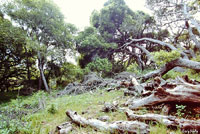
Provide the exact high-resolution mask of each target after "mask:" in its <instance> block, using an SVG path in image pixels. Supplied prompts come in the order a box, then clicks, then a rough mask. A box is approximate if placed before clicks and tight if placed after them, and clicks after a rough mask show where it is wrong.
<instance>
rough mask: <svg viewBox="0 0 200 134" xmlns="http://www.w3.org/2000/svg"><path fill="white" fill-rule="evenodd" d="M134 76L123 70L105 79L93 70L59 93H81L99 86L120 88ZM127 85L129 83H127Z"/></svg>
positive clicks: (108, 88) (109, 88) (112, 88)
mask: <svg viewBox="0 0 200 134" xmlns="http://www.w3.org/2000/svg"><path fill="white" fill-rule="evenodd" d="M132 77H135V74H134V73H130V72H121V73H119V74H116V75H115V76H114V77H113V78H109V79H103V78H102V77H100V76H98V74H97V73H95V72H91V73H89V74H88V75H85V76H84V79H83V80H82V81H81V82H80V83H79V82H73V83H70V84H68V85H67V86H66V87H65V89H64V90H62V91H60V92H59V93H58V94H57V95H58V96H62V95H65V94H75V95H76V94H81V93H85V92H89V91H94V90H97V89H99V88H104V89H105V88H106V89H107V90H108V91H111V90H115V89H119V88H120V87H121V86H122V85H123V84H122V83H123V82H124V83H127V82H126V81H130V80H131V78H132ZM126 87H127V85H126Z"/></svg>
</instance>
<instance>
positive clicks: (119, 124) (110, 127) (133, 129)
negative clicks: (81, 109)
mask: <svg viewBox="0 0 200 134" xmlns="http://www.w3.org/2000/svg"><path fill="white" fill-rule="evenodd" d="M66 114H67V116H68V117H69V118H70V119H71V120H72V121H73V122H74V123H75V124H77V125H79V126H83V127H86V126H91V127H94V128H95V129H99V130H101V131H109V132H110V133H115V132H118V133H129V134H136V133H140V134H148V133H149V126H148V125H147V124H145V123H141V122H138V121H116V122H113V123H107V122H103V121H100V120H97V119H88V120H87V119H85V118H83V117H81V116H80V115H78V114H77V113H76V112H75V111H71V110H68V111H67V112H66Z"/></svg>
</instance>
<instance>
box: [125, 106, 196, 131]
mask: <svg viewBox="0 0 200 134" xmlns="http://www.w3.org/2000/svg"><path fill="white" fill-rule="evenodd" d="M125 113H126V116H127V118H128V120H129V121H130V120H137V121H142V122H148V123H149V122H153V123H161V124H164V125H166V126H167V127H169V128H180V129H181V130H182V132H183V133H188V132H191V133H192V132H194V133H195V134H199V133H200V121H199V120H196V121H194V120H187V119H178V118H176V117H175V116H165V115H159V114H144V115H138V114H134V112H133V111H131V110H127V111H126V112H125Z"/></svg>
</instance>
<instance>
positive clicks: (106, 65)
mask: <svg viewBox="0 0 200 134" xmlns="http://www.w3.org/2000/svg"><path fill="white" fill-rule="evenodd" d="M85 69H86V70H88V69H89V70H90V71H93V72H98V73H100V74H102V76H103V77H105V76H108V75H109V73H110V72H111V71H112V63H111V62H110V61H109V60H108V59H107V58H105V59H101V58H96V60H95V61H93V62H90V63H89V64H87V66H86V68H85Z"/></svg>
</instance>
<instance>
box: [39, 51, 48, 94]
mask: <svg viewBox="0 0 200 134" xmlns="http://www.w3.org/2000/svg"><path fill="white" fill-rule="evenodd" d="M38 67H39V70H40V77H41V79H42V81H43V84H44V87H45V90H46V91H47V92H50V89H49V87H48V84H47V81H46V78H45V76H44V71H43V64H42V58H41V55H40V52H38Z"/></svg>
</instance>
